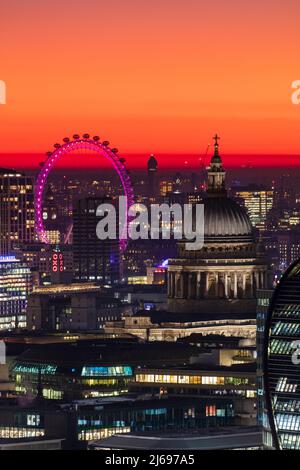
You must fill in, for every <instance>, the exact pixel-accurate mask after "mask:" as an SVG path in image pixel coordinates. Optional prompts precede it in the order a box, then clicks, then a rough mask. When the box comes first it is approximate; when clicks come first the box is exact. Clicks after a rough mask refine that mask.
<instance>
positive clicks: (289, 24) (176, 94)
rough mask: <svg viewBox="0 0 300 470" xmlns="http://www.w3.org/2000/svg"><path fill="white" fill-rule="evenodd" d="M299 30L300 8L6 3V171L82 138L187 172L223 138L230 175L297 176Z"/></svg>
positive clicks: (1, 41) (275, 1)
mask: <svg viewBox="0 0 300 470" xmlns="http://www.w3.org/2000/svg"><path fill="white" fill-rule="evenodd" d="M299 18H300V2H299V0H286V1H284V2H283V1H282V0H252V1H251V2H250V1H246V0H226V1H225V0H210V1H202V0H185V1H183V0H180V1H179V0H151V1H146V0H140V1H137V0H126V1H125V0H107V1H103V0H85V1H79V0H72V1H71V0H51V1H41V0H26V1H24V0H3V1H2V2H1V7H0V22H1V25H0V52H1V54H0V57H1V62H0V79H1V80H4V81H5V82H6V86H7V104H6V105H0V154H1V156H0V165H2V166H4V165H10V166H33V167H34V166H36V165H37V164H38V162H39V161H40V155H41V154H43V153H44V152H46V151H47V150H49V149H51V147H52V145H53V144H54V143H55V142H60V141H61V140H62V138H63V137H65V136H71V135H72V134H74V133H76V132H78V133H80V134H82V133H84V132H89V133H91V134H99V135H100V136H101V137H103V138H105V139H108V140H110V141H111V142H112V144H113V145H114V146H116V147H118V148H119V151H120V153H121V154H124V155H128V158H127V160H128V162H129V165H133V166H134V165H135V164H137V165H138V164H139V157H138V155H139V154H148V153H151V152H154V153H155V154H157V155H160V159H161V160H160V161H161V162H162V165H168V164H170V165H173V166H176V165H178V166H180V165H181V164H182V162H183V161H184V159H185V155H187V154H188V155H192V154H194V155H199V154H203V153H204V152H205V149H206V147H207V143H208V141H211V137H212V136H213V135H214V134H215V133H216V132H218V133H219V134H220V135H221V137H222V139H221V141H220V144H221V148H222V153H223V154H224V155H225V160H226V155H227V163H228V164H237V163H240V162H245V161H246V160H247V159H248V158H249V157H248V156H249V155H250V156H251V161H252V162H254V164H255V163H260V164H262V162H263V163H264V164H272V163H274V161H275V160H276V162H277V163H278V162H282V163H283V164H287V163H293V164H298V162H299V163H300V158H298V155H300V132H299V130H300V105H298V106H296V105H293V104H292V102H291V94H292V89H291V83H292V82H293V81H294V80H297V79H300V61H299V56H300V27H299ZM135 154H136V155H135ZM274 154H278V155H280V157H273V155H274ZM246 156H247V157H246Z"/></svg>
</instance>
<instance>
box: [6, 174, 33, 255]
mask: <svg viewBox="0 0 300 470" xmlns="http://www.w3.org/2000/svg"><path fill="white" fill-rule="evenodd" d="M33 240H34V192H33V179H32V178H31V177H29V176H25V175H24V174H22V173H20V172H17V171H14V170H8V169H0V254H2V255H9V254H11V252H12V251H13V250H14V248H16V247H19V246H20V245H21V244H22V243H23V242H32V241H33Z"/></svg>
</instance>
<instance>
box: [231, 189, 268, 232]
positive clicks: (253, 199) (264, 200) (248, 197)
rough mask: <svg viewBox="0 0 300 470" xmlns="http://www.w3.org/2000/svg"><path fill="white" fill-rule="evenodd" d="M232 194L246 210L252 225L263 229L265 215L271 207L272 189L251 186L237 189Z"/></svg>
mask: <svg viewBox="0 0 300 470" xmlns="http://www.w3.org/2000/svg"><path fill="white" fill-rule="evenodd" d="M234 193H235V197H236V198H237V200H238V201H239V202H240V203H241V204H242V205H243V206H244V207H245V208H246V209H247V212H248V215H249V218H250V221H251V223H252V225H253V226H254V227H257V228H259V229H264V228H265V224H266V219H267V214H268V212H269V211H270V210H271V209H272V207H273V198H274V191H273V189H267V188H263V187H259V186H254V185H251V186H248V187H244V188H238V189H236V190H235V191H234Z"/></svg>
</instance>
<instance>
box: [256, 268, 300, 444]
mask: <svg viewBox="0 0 300 470" xmlns="http://www.w3.org/2000/svg"><path fill="white" fill-rule="evenodd" d="M299 292H300V260H297V261H296V262H295V263H294V264H292V265H291V266H290V267H289V268H288V270H287V271H286V272H285V273H284V275H283V276H282V278H281V280H280V282H279V284H278V285H277V287H276V289H275V292H274V295H273V297H272V300H271V303H270V308H269V311H268V315H267V319H266V325H265V336H264V354H263V364H264V389H265V402H266V408H267V418H268V423H269V424H270V428H271V432H272V440H270V442H269V443H265V445H267V447H275V448H277V449H297V450H299V449H300V388H299V386H300V381H299V377H300V374H299V367H300V360H299V357H300V323H299V319H300V296H299Z"/></svg>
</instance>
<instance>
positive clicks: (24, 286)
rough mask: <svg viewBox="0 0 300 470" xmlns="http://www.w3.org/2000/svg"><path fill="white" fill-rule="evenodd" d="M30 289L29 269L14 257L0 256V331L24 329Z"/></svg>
mask: <svg viewBox="0 0 300 470" xmlns="http://www.w3.org/2000/svg"><path fill="white" fill-rule="evenodd" d="M31 289H32V277H31V272H30V269H29V267H28V266H27V265H26V264H24V263H23V262H21V261H20V260H18V259H16V258H15V257H14V256H0V330H12V329H15V328H25V327H26V306H27V297H28V295H29V293H30V291H31Z"/></svg>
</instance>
